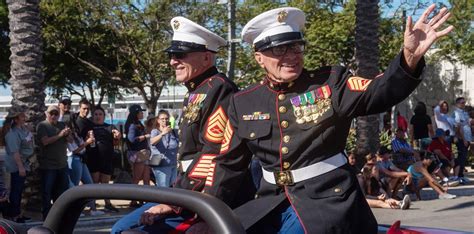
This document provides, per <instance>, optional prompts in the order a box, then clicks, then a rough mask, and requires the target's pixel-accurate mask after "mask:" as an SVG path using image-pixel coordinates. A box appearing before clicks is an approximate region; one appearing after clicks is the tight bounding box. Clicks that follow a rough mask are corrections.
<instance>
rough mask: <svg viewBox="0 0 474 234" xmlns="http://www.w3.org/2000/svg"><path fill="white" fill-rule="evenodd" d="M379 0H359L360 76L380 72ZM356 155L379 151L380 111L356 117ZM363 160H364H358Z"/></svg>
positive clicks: (357, 72) (357, 6) (358, 55)
mask: <svg viewBox="0 0 474 234" xmlns="http://www.w3.org/2000/svg"><path fill="white" fill-rule="evenodd" d="M378 3H379V1H378V0H357V5H356V29H355V44H356V49H355V60H356V66H357V69H356V74H357V75H358V76H362V77H366V78H373V77H375V76H376V75H377V74H378V73H379V66H378V63H379V45H378V39H379V37H378V29H379V6H378ZM356 125H357V128H356V132H357V133H356V137H357V143H356V145H357V146H356V155H358V156H359V157H362V156H363V155H366V154H368V153H370V152H375V151H376V150H377V147H378V145H379V137H378V135H379V117H378V115H370V116H361V117H358V118H357V120H356ZM358 161H359V162H363V160H358Z"/></svg>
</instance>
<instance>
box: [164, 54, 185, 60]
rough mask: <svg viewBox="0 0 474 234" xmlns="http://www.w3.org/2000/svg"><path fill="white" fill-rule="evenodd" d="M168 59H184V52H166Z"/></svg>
mask: <svg viewBox="0 0 474 234" xmlns="http://www.w3.org/2000/svg"><path fill="white" fill-rule="evenodd" d="M168 57H169V59H184V58H186V53H168Z"/></svg>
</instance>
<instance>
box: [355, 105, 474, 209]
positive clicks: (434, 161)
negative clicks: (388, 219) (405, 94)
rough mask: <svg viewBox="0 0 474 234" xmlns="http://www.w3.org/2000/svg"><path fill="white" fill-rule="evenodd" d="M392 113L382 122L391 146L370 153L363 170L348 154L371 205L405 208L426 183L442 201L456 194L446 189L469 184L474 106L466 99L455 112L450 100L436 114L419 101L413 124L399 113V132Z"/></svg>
mask: <svg viewBox="0 0 474 234" xmlns="http://www.w3.org/2000/svg"><path fill="white" fill-rule="evenodd" d="M390 115H391V113H390V112H388V113H387V115H385V116H384V125H383V129H384V131H387V132H388V134H389V135H393V136H392V137H393V138H392V141H391V144H390V145H385V146H381V147H380V148H379V150H378V152H377V153H376V154H375V155H374V154H369V155H367V156H366V163H365V165H364V166H363V168H362V169H360V170H359V169H358V168H356V166H355V165H356V162H355V155H353V154H350V155H349V163H350V164H351V165H353V168H354V171H355V172H356V174H358V179H359V183H360V186H361V188H362V190H363V191H364V193H365V194H366V198H367V202H368V203H369V205H370V206H371V207H374V208H401V209H406V208H408V207H409V203H410V198H409V197H407V195H408V194H410V193H414V194H415V196H416V198H417V199H418V200H420V199H421V196H420V190H421V189H422V188H424V187H426V186H429V187H431V188H432V189H433V190H434V191H436V192H437V194H438V197H439V199H453V198H455V197H456V195H453V194H450V193H449V192H448V189H449V187H454V186H458V185H463V184H467V183H468V182H469V179H468V178H467V177H466V176H465V174H464V173H465V171H466V169H465V166H466V165H467V163H468V159H469V157H468V155H469V150H470V151H471V154H472V152H474V151H473V150H472V149H473V144H474V142H473V138H472V135H473V130H474V119H473V118H474V110H473V109H472V108H469V107H466V101H465V98H463V97H459V98H457V99H456V100H455V107H454V110H453V111H452V112H450V111H449V104H448V102H447V101H445V100H442V101H440V102H439V104H438V105H437V106H435V107H433V116H430V115H429V114H428V112H427V109H426V105H425V104H424V103H423V102H419V103H417V105H416V106H415V108H414V115H413V116H412V118H411V119H410V121H409V122H408V121H407V119H406V118H405V117H404V116H403V115H401V114H400V112H397V114H396V127H397V128H396V130H395V131H393V130H392V129H394V126H393V124H392V123H391V118H390ZM432 118H433V119H434V121H433V122H432ZM408 123H409V125H408ZM407 138H408V140H407Z"/></svg>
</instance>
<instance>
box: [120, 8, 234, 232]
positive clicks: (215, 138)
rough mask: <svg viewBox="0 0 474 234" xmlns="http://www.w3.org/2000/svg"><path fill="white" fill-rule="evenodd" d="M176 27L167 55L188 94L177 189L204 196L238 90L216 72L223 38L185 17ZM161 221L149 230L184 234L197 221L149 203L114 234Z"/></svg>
mask: <svg viewBox="0 0 474 234" xmlns="http://www.w3.org/2000/svg"><path fill="white" fill-rule="evenodd" d="M171 26H172V28H173V31H174V33H173V39H172V41H171V46H170V47H169V48H168V49H166V52H167V53H168V55H169V58H170V65H171V67H172V68H173V69H174V71H175V74H176V80H177V81H178V82H180V83H182V84H184V85H185V86H186V88H187V89H188V93H187V94H186V96H185V99H184V103H183V115H182V118H181V120H180V121H179V122H180V126H179V131H178V135H179V141H180V143H179V151H178V155H177V156H178V160H179V161H180V164H181V169H182V170H181V175H180V177H179V178H178V181H177V182H176V184H175V185H174V187H176V188H183V189H189V190H194V191H202V189H203V188H204V183H205V181H206V177H207V174H208V170H209V167H210V166H211V163H210V162H211V160H212V159H213V158H214V157H215V156H216V155H217V154H218V153H219V150H220V148H221V147H220V146H221V142H222V140H223V138H224V127H225V123H226V122H227V113H226V110H227V107H228V105H229V100H230V98H231V96H232V95H233V94H234V93H235V92H236V91H237V86H236V85H235V84H234V83H233V82H232V81H230V80H229V79H228V78H227V77H226V76H225V75H224V74H222V73H219V72H218V71H217V68H216V67H215V60H216V53H217V50H218V48H219V47H221V46H224V45H226V41H225V40H224V39H223V38H221V37H219V36H217V35H216V34H214V33H213V32H211V31H209V30H208V29H206V28H204V27H202V26H200V25H198V24H196V23H194V22H192V21H191V20H189V19H186V18H184V17H175V18H173V19H171ZM158 215H160V216H161V217H163V216H167V218H165V221H164V222H161V221H160V222H157V224H155V225H153V226H149V227H146V228H145V230H147V231H150V232H152V233H156V232H159V233H167V232H168V231H170V229H172V228H174V227H175V228H177V229H178V230H179V231H183V230H185V228H186V227H187V225H189V224H191V223H192V222H193V221H195V219H194V218H193V214H191V213H190V212H187V211H183V210H181V209H180V208H178V207H171V206H167V205H157V204H153V203H147V204H145V205H144V206H143V207H141V208H139V209H137V210H135V211H134V212H132V213H131V214H129V215H127V216H125V217H124V218H122V219H121V220H119V222H118V223H116V224H115V225H114V227H113V229H112V233H119V232H120V231H122V230H125V229H128V228H129V227H131V226H134V225H137V224H140V223H143V224H153V223H154V221H155V218H156V217H157V216H158ZM140 216H141V219H142V220H141V221H140ZM187 218H190V219H187ZM182 223H185V224H182Z"/></svg>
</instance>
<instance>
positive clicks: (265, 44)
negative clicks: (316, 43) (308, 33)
mask: <svg viewBox="0 0 474 234" xmlns="http://www.w3.org/2000/svg"><path fill="white" fill-rule="evenodd" d="M298 42H301V43H306V41H305V40H304V39H303V34H302V33H301V32H289V33H282V34H277V35H273V36H269V37H265V38H264V39H263V40H260V41H258V42H257V43H255V44H254V48H255V51H264V50H266V49H270V48H272V47H275V46H280V45H286V44H292V43H298Z"/></svg>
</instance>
